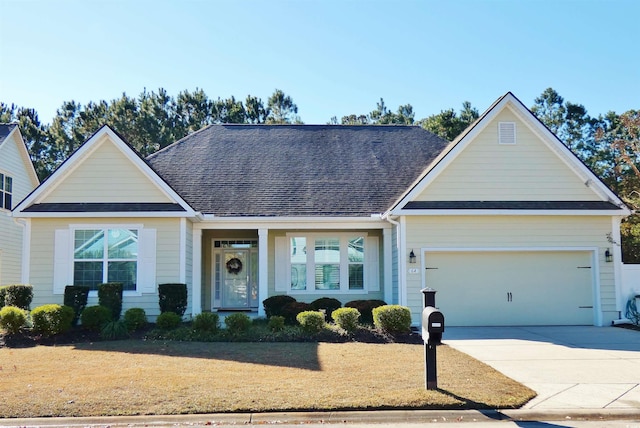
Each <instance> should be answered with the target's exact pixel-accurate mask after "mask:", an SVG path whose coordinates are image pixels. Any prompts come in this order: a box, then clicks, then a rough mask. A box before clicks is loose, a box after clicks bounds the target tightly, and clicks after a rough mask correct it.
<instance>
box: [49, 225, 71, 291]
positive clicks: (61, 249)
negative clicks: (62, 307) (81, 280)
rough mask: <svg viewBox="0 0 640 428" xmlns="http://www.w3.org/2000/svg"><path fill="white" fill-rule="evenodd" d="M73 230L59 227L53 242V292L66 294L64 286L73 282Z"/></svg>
mask: <svg viewBox="0 0 640 428" xmlns="http://www.w3.org/2000/svg"><path fill="white" fill-rule="evenodd" d="M72 263H73V259H72V258H71V231H70V230H69V229H57V230H56V231H55V236H54V243H53V294H64V288H65V287H66V286H67V285H70V284H72V283H73V282H72V281H73V278H70V275H69V273H70V272H71V271H72V268H71V264H72Z"/></svg>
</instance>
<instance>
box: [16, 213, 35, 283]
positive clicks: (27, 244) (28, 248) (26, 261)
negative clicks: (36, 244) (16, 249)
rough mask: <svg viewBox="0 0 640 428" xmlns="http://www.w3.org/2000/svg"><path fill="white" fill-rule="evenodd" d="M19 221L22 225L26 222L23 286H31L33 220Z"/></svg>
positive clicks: (23, 243)
mask: <svg viewBox="0 0 640 428" xmlns="http://www.w3.org/2000/svg"><path fill="white" fill-rule="evenodd" d="M16 220H17V219H16ZM18 221H19V222H20V223H22V222H24V223H23V230H22V272H21V274H20V277H21V281H22V283H23V284H29V283H30V281H29V272H30V271H31V220H29V219H27V220H18Z"/></svg>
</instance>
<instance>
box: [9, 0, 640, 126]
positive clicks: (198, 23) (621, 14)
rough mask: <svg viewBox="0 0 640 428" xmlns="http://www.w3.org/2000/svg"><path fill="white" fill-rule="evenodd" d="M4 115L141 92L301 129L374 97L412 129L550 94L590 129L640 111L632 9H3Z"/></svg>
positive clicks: (72, 5) (296, 5)
mask: <svg viewBox="0 0 640 428" xmlns="http://www.w3.org/2000/svg"><path fill="white" fill-rule="evenodd" d="M0 16H1V17H2V18H1V19H0V22H1V23H0V101H2V102H4V103H9V104H10V103H15V104H16V105H18V106H24V107H31V108H35V109H36V110H37V111H38V113H39V115H40V119H41V121H43V122H45V123H48V122H50V120H51V118H52V117H53V116H54V115H55V111H56V109H57V108H59V107H60V105H61V104H62V103H63V102H64V101H69V100H75V101H77V102H79V103H81V104H86V103H87V102H89V101H99V100H101V99H106V100H111V99H114V98H117V97H119V96H120V95H121V94H122V93H123V92H126V93H127V94H128V95H129V96H137V95H138V94H140V92H142V91H143V89H144V88H147V90H149V91H151V90H154V91H155V90H157V89H158V88H160V87H162V88H165V89H166V90H167V91H168V93H169V94H170V95H173V96H176V95H177V94H178V92H179V91H181V90H185V89H188V90H194V89H195V88H202V89H204V91H205V92H206V93H207V95H208V96H209V97H210V98H217V97H221V98H227V97H230V96H232V95H233V96H235V97H236V98H237V99H241V100H244V98H245V97H246V96H247V95H249V94H250V95H254V96H258V97H261V98H262V99H263V100H264V101H265V102H266V99H267V98H268V97H269V95H271V94H272V93H273V91H274V90H275V89H276V88H278V89H282V90H283V91H284V92H285V93H286V94H288V95H290V96H291V97H292V98H293V100H294V102H295V103H296V104H297V105H298V108H299V115H300V118H301V119H302V120H303V121H304V122H305V123H326V122H327V121H329V119H330V118H331V117H332V116H337V117H338V119H339V118H340V117H341V116H343V115H347V114H351V113H355V114H366V113H368V112H370V111H371V110H373V109H374V108H375V106H376V102H377V101H378V100H379V99H380V98H381V97H382V98H384V100H385V103H386V105H387V106H388V107H389V108H391V109H392V110H395V109H396V108H397V107H398V106H399V105H400V104H407V103H409V104H411V105H413V107H414V111H415V113H416V118H417V119H420V118H423V117H426V116H429V115H431V114H435V113H438V112H440V111H441V110H443V109H447V108H455V109H456V110H459V109H460V107H461V105H462V103H463V102H464V101H470V102H471V104H472V105H473V106H474V107H476V108H477V109H478V110H479V111H480V112H482V111H484V110H485V109H486V108H487V107H489V106H490V105H491V103H492V102H493V101H494V100H495V99H497V98H498V97H500V96H501V95H503V94H504V93H505V92H507V91H512V92H513V93H514V94H515V95H516V96H517V97H518V98H520V100H522V101H523V102H524V103H525V105H527V106H529V107H530V106H531V105H532V104H533V100H534V99H535V98H536V97H537V96H539V95H540V94H541V93H542V91H544V89H545V88H547V87H552V88H554V89H555V90H556V91H558V92H559V93H560V95H562V96H563V97H564V98H565V99H566V100H568V101H571V102H574V103H580V104H583V105H584V106H585V107H586V108H587V110H588V112H589V113H590V114H591V115H593V116H597V115H598V114H601V113H602V114H604V113H606V112H607V111H610V110H613V111H615V112H617V113H623V112H624V111H627V110H629V109H632V108H633V109H639V108H640V53H639V51H638V49H639V45H638V39H640V25H639V21H638V19H639V17H640V1H637V0H609V1H597V0H582V1H578V0H536V1H532V0H517V1H516V0H510V1H507V0H449V1H444V0H442V1H431V0H422V1H419V0H416V1H391V0H388V1H377V0H357V1H356V0H324V1H319V0H318V1H311V0H296V1H293V0H291V1H283V0H270V1H242V0H239V1H225V2H222V1H207V0H199V1H197V0H183V1H162V0H154V1H125V0H121V1H116V0H111V1H98V0H84V1H62V0H0Z"/></svg>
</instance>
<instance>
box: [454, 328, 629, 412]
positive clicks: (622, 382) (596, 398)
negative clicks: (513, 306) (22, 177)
mask: <svg viewBox="0 0 640 428" xmlns="http://www.w3.org/2000/svg"><path fill="white" fill-rule="evenodd" d="M443 342H444V343H446V344H447V345H449V346H451V347H453V348H455V349H457V350H459V351H462V352H464V353H466V354H469V355H471V356H472V357H474V358H476V359H478V360H480V361H483V362H485V363H486V364H488V365H490V366H492V367H494V368H495V369H496V370H498V371H500V372H501V373H503V374H505V375H507V376H509V377H510V378H512V379H514V380H517V381H518V382H521V383H523V384H525V385H527V386H528V387H529V388H531V389H533V390H534V391H536V392H537V393H538V396H537V397H536V398H534V399H533V400H532V401H530V402H529V403H527V404H526V405H525V406H524V409H530V410H538V411H542V410H578V409H611V410H613V409H621V410H622V409H627V410H634V409H635V410H637V412H638V414H639V415H640V332H639V331H632V330H625V329H622V328H615V327H587V326H584V327H448V328H447V329H446V331H445V334H444V335H443Z"/></svg>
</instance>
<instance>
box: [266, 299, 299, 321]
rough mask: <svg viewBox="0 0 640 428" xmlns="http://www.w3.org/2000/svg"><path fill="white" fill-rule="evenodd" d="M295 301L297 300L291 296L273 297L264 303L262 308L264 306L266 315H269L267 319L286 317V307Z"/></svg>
mask: <svg viewBox="0 0 640 428" xmlns="http://www.w3.org/2000/svg"><path fill="white" fill-rule="evenodd" d="M295 301H296V299H294V298H293V297H291V296H286V295H281V296H271V297H269V298H267V299H265V300H264V301H263V302H262V306H264V313H265V314H266V315H267V318H271V317H275V316H284V307H285V306H286V305H288V304H289V303H293V302H295Z"/></svg>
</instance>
